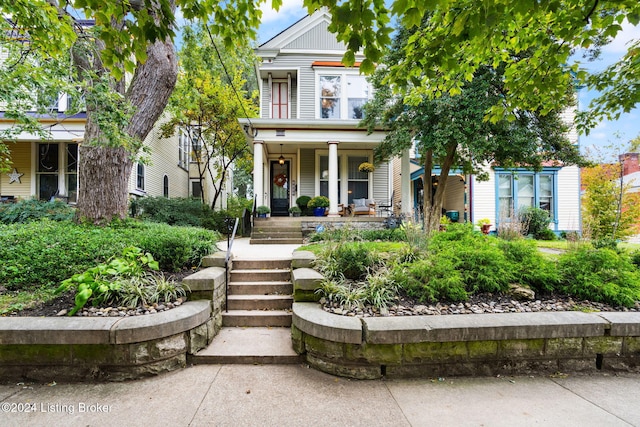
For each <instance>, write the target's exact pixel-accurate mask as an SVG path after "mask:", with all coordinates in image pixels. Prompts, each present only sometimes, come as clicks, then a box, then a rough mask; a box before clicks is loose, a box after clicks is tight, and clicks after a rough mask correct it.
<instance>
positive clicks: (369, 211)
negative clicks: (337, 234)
mask: <svg viewBox="0 0 640 427" xmlns="http://www.w3.org/2000/svg"><path fill="white" fill-rule="evenodd" d="M351 213H352V215H369V216H375V214H376V202H375V201H374V200H373V199H353V204H351Z"/></svg>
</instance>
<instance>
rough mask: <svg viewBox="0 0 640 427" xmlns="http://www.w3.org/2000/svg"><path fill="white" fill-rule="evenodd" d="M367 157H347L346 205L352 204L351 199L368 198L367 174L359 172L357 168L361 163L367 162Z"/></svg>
mask: <svg viewBox="0 0 640 427" xmlns="http://www.w3.org/2000/svg"><path fill="white" fill-rule="evenodd" d="M368 161H369V157H367V156H349V159H348V163H347V164H348V174H349V183H348V187H349V197H348V203H353V199H366V198H368V197H369V174H368V173H367V172H360V171H359V170H358V167H359V166H360V164H361V163H363V162H368Z"/></svg>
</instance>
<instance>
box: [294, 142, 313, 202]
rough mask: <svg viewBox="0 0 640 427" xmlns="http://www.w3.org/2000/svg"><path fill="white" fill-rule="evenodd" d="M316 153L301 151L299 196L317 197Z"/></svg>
mask: <svg viewBox="0 0 640 427" xmlns="http://www.w3.org/2000/svg"><path fill="white" fill-rule="evenodd" d="M315 179H316V153H315V150H311V149H301V150H300V182H299V184H298V194H299V195H300V196H309V197H313V196H315V195H316V194H315V192H316V190H315V188H316V187H315V185H316V184H315Z"/></svg>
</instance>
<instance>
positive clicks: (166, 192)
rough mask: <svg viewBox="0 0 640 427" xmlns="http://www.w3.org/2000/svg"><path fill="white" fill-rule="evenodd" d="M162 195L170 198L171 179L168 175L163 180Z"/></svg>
mask: <svg viewBox="0 0 640 427" xmlns="http://www.w3.org/2000/svg"><path fill="white" fill-rule="evenodd" d="M162 195H163V196H164V197H166V198H167V199H168V198H169V177H168V176H167V175H165V176H164V177H163V178H162Z"/></svg>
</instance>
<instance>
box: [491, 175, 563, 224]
mask: <svg viewBox="0 0 640 427" xmlns="http://www.w3.org/2000/svg"><path fill="white" fill-rule="evenodd" d="M556 172H557V171H556V170H545V171H543V172H526V171H525V172H520V171H516V172H497V180H496V181H497V183H496V185H497V194H498V201H497V209H498V217H499V218H504V217H508V216H511V214H512V213H513V212H516V213H517V212H518V211H519V210H520V209H524V208H529V207H537V208H540V209H544V210H545V211H547V212H549V217H550V218H551V220H552V221H555V220H556V212H555V199H556V196H555V194H556V190H555V179H556Z"/></svg>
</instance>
